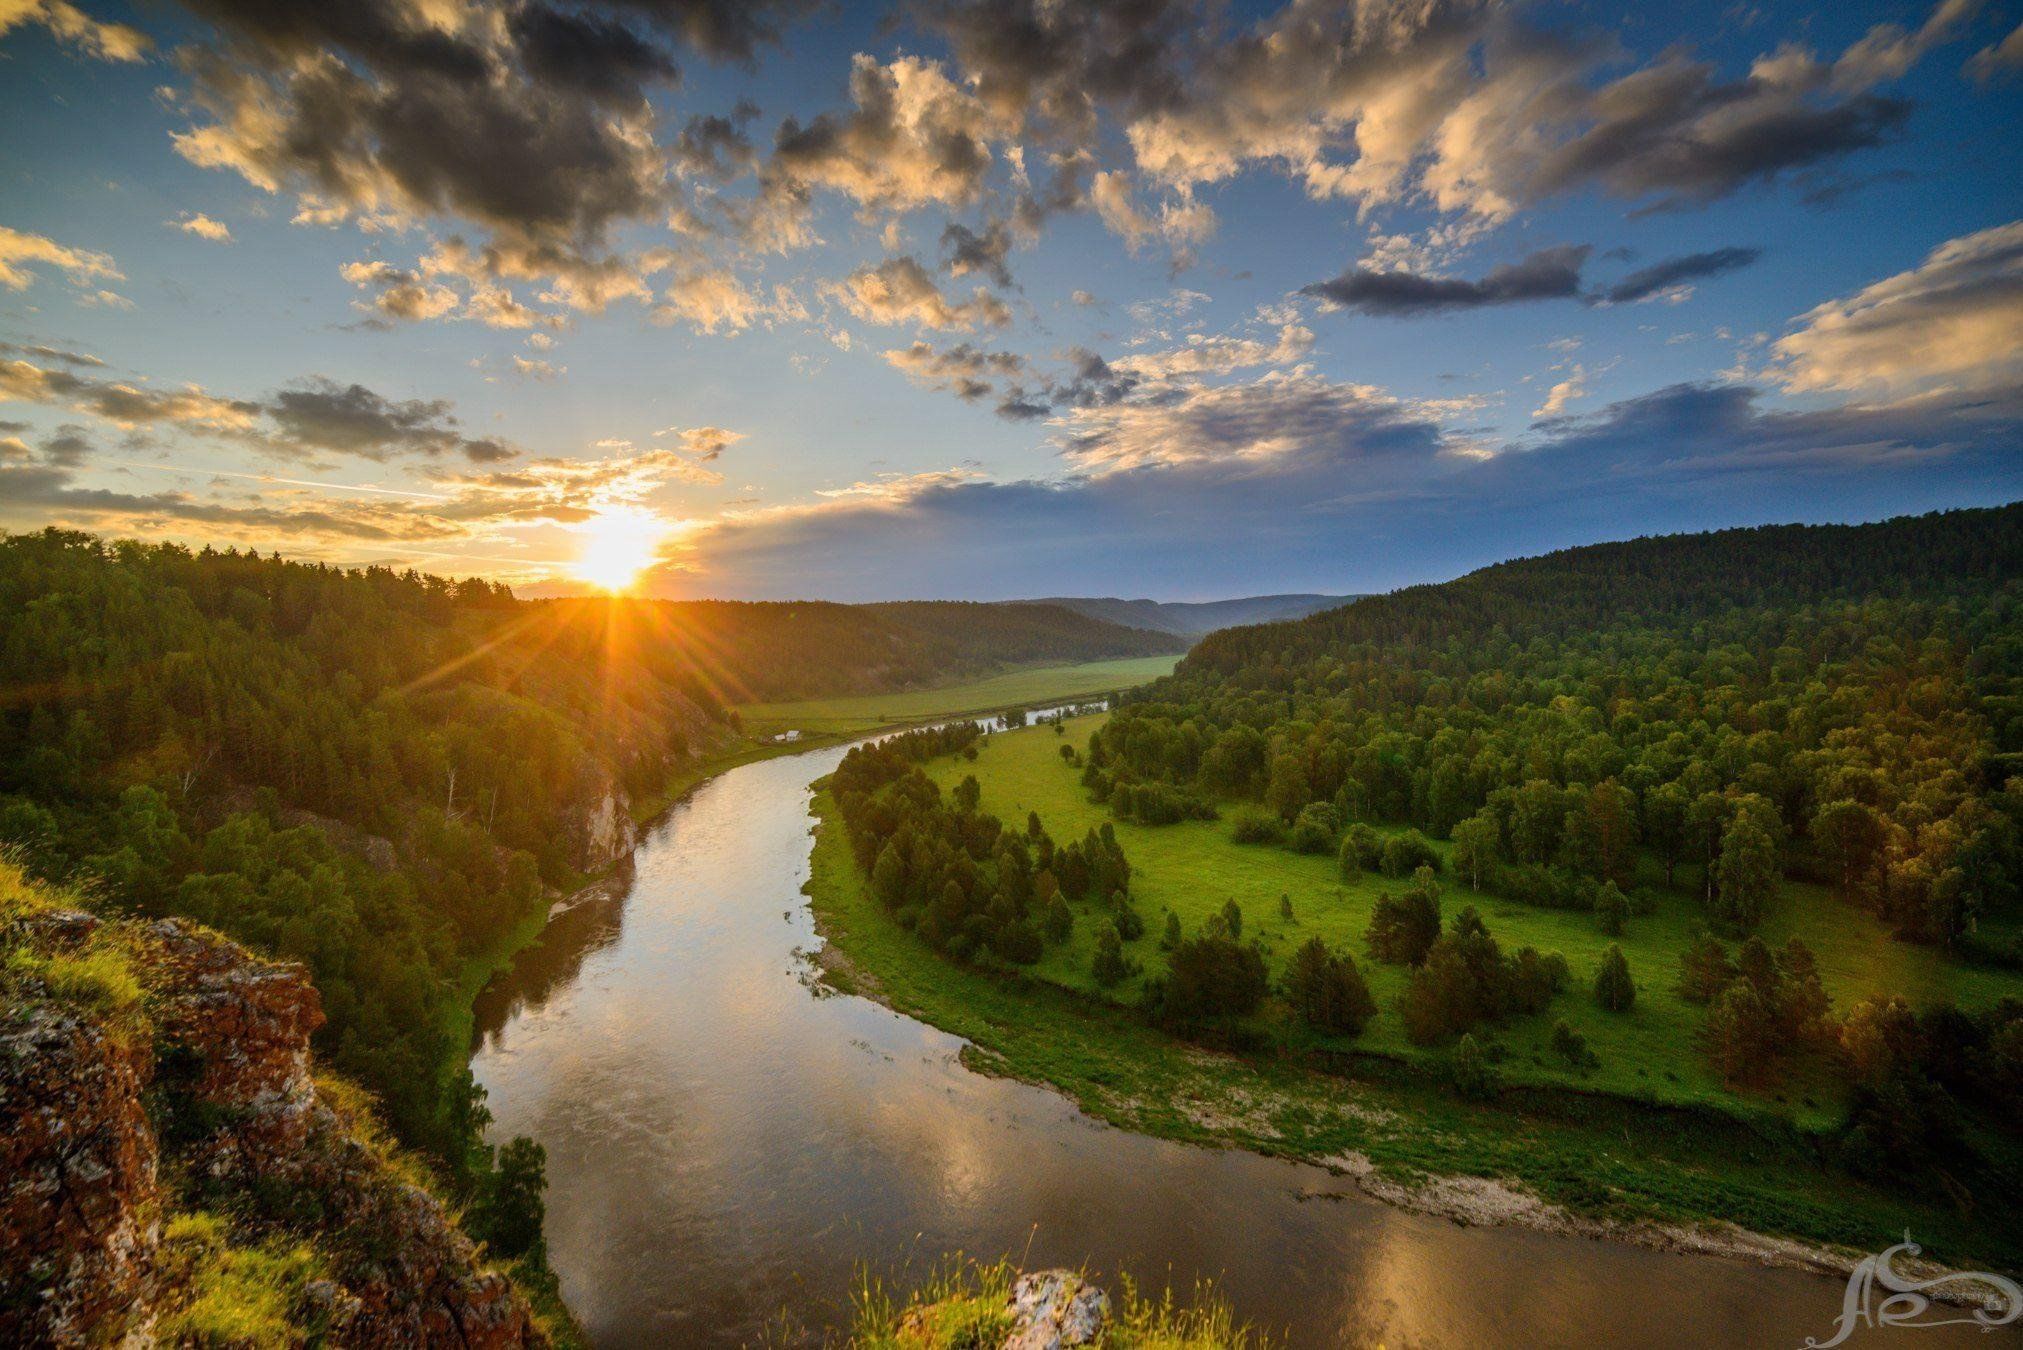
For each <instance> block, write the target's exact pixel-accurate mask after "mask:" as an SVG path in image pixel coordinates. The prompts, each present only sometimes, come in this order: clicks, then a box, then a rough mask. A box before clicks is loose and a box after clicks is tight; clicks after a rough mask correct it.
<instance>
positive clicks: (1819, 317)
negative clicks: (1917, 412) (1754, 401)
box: [1771, 221, 2023, 403]
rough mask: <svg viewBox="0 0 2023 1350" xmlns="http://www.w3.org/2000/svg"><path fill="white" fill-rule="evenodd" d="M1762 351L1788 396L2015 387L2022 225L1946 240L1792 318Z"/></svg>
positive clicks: (2021, 325)
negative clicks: (1915, 260) (1789, 327)
mask: <svg viewBox="0 0 2023 1350" xmlns="http://www.w3.org/2000/svg"><path fill="white" fill-rule="evenodd" d="M1797 323H1798V327H1797V328H1796V330H1795V331H1793V332H1791V333H1789V334H1787V335H1786V336H1784V337H1783V338H1780V339H1779V340H1778V341H1777V342H1776V343H1775V344H1773V346H1772V348H1771V356H1772V363H1773V366H1772V370H1773V374H1774V376H1775V377H1776V378H1777V379H1778V380H1779V381H1780V382H1781V383H1782V384H1783V385H1784V387H1785V388H1787V389H1789V390H1792V391H1794V392H1811V391H1818V390H1846V391H1857V392H1863V393H1876V392H1881V393H1885V394H1890V395H1897V396H1908V395H1921V394H1931V393H1934V392H1942V391H1949V390H1967V391H1980V392H1984V393H2000V394H2004V395H2006V396H2008V399H2009V401H2010V402H2011V403H2013V402H2014V401H2015V395H2016V393H2017V391H2018V389H2019V388H2023V221H2012V222H2010V223H2009V224H2007V225H1998V226H1995V227H1994V228H1992V229H1987V230H1982V231H1979V232H1978V233H1975V234H1970V235H1965V236H1963V237H1961V238H1958V239H1953V240H1949V241H1948V242H1946V243H1944V244H1941V245H1939V247H1937V248H1935V249H1933V250H1932V251H1931V253H1930V254H1929V255H1928V256H1927V257H1926V258H1925V260H1924V262H1922V263H1921V264H1919V265H1918V266H1917V267H1914V268H1912V269H1911V270H1909V271H1906V272H1899V273H1897V274H1896V275H1895V276H1892V277H1887V278H1885V279H1883V280H1881V281H1878V282H1876V283H1875V284H1874V285H1871V286H1868V287H1865V288H1864V289H1862V290H1860V291H1857V292H1856V293H1855V294H1854V295H1852V296H1848V297H1846V298H1844V299H1837V300H1829V301H1827V302H1826V303H1824V304H1822V305H1819V306H1817V307H1816V308H1814V309H1812V310H1810V311H1808V312H1807V313H1805V314H1804V315H1802V316H1800V317H1799V319H1798V320H1797Z"/></svg>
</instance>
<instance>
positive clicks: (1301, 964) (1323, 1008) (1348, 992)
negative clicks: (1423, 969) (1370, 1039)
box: [1285, 938, 1377, 1036]
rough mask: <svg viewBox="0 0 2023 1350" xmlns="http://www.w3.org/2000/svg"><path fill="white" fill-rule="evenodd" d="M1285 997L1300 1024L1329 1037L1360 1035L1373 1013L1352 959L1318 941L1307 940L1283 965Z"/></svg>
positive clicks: (1374, 1005) (1367, 991)
mask: <svg viewBox="0 0 2023 1350" xmlns="http://www.w3.org/2000/svg"><path fill="white" fill-rule="evenodd" d="M1285 997H1286V1001H1287V1002H1288V1003H1290V1004H1292V1007H1293V1011H1294V1012H1295V1013H1297V1014H1299V1018H1300V1020H1301V1021H1303V1022H1305V1023H1306V1024H1307V1025H1308V1026H1310V1027H1312V1028H1314V1029H1315V1030H1316V1031H1324V1032H1327V1033H1329V1034H1330V1035H1337V1036H1357V1035H1361V1034H1362V1030H1363V1027H1364V1026H1365V1025H1366V1024H1368V1022H1369V1020H1370V1019H1371V1018H1372V1017H1374V1016H1376V1013H1377V1002H1376V1000H1375V999H1373V998H1371V997H1370V988H1369V986H1368V985H1367V984H1365V983H1363V972H1362V971H1360V970H1358V969H1356V962H1355V959H1354V958H1353V957H1351V956H1349V955H1348V954H1347V953H1346V952H1344V953H1341V954H1339V955H1338V954H1336V953H1334V952H1331V951H1329V950H1328V944H1327V943H1325V942H1323V941H1321V940H1320V939H1319V938H1310V939H1308V940H1307V942H1306V943H1305V944H1304V945H1303V946H1301V947H1300V949H1299V950H1298V951H1296V952H1294V953H1293V958H1292V960H1291V962H1290V963H1288V964H1287V966H1286V972H1285Z"/></svg>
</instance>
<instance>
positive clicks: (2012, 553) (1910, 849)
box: [1091, 505, 2023, 960]
mask: <svg viewBox="0 0 2023 1350" xmlns="http://www.w3.org/2000/svg"><path fill="white" fill-rule="evenodd" d="M2019 752H2023V505H2012V506H2008V507H2002V508H1998V509H1990V510H1975V511H1957V512H1949V513H1945V514H1939V515H1929V516H1923V517H1918V518H1905V519H1899V520H1892V521H1887V522H1884V523H1881V524H1875V525H1861V526H1821V527H1798V526H1791V527H1777V528H1766V529H1751V530H1730V531H1724V532H1721V533H1718V534H1706V535H1692V536H1674V537H1666V538H1655V539H1641V540H1635V541H1632V542H1629V543H1621V544H1607V545H1600V546H1596V547H1591V548H1579V549H1569V550H1566V551H1564V552H1560V553H1554V554H1550V555H1547V556H1544V557H1539V558H1531V559H1526V560H1523V561H1519V562H1512V563H1507V564H1503V565H1499V566H1495V567H1489V568H1485V569H1483V570H1481V571H1479V572H1475V573H1472V574H1470V575H1468V576H1465V577H1462V578H1460V579H1459V580H1456V581H1453V582H1449V583H1446V584H1444V585H1437V586H1418V587H1413V588H1411V589H1408V590H1402V591H1398V592H1395V593H1393V594H1390V595H1385V596H1377V597H1372V598H1368V599H1364V600H1361V601H1358V602H1356V603H1354V604H1352V605H1349V606H1347V607H1345V608H1342V609H1338V610H1334V611H1331V612H1329V613H1325V614H1319V615H1315V616H1313V617H1311V618H1307V619H1303V620H1299V621H1297V622H1291V623H1280V624H1270V625H1264V626H1259V627H1254V628H1243V629H1235V630H1231V631H1228V632H1223V633H1218V634H1215V635H1213V636H1211V637H1208V638H1206V639H1204V640H1203V641H1202V642H1201V643H1200V644H1199V645H1198V646H1197V647H1195V649H1194V650H1193V651H1192V652H1191V653H1190V654H1189V655H1188V656H1187V658H1186V659H1185V660H1184V661H1183V662H1182V663H1181V664H1180V666H1179V668H1178V669H1177V670H1176V672H1175V673H1174V674H1173V675H1172V676H1170V677H1168V678H1167V679H1165V680H1162V681H1159V682H1156V683H1154V684H1153V685H1150V686H1148V687H1147V688H1145V689H1144V690H1142V691H1140V692H1139V693H1138V694H1136V695H1134V696H1133V698H1132V699H1131V701H1130V702H1129V703H1128V705H1127V706H1125V707H1124V708H1122V709H1120V710H1119V712H1118V713H1117V715H1116V716H1115V717H1114V718H1113V720H1112V722H1111V723H1110V725H1109V726H1108V727H1106V728H1105V729H1104V730H1103V731H1102V733H1101V734H1100V736H1099V745H1098V746H1097V747H1096V748H1095V749H1093V750H1092V754H1091V759H1092V762H1100V763H1101V764H1102V766H1103V768H1102V769H1101V770H1100V771H1099V776H1101V778H1102V781H1103V783H1104V784H1105V786H1108V785H1110V784H1115V783H1133V782H1137V783H1143V784H1153V783H1161V784H1167V785H1171V787H1172V788H1175V789H1178V790H1179V791H1180V792H1182V793H1183V794H1196V795H1199V796H1201V797H1205V798H1209V799H1213V798H1216V797H1223V798H1227V797H1236V798H1239V799H1241V798H1249V799H1251V800H1257V801H1262V802H1263V803H1264V804H1266V805H1267V806H1268V807H1269V808H1271V809H1272V810H1273V811H1274V812H1276V813H1277V814H1278V815H1279V816H1281V817H1282V818H1283V819H1284V820H1285V821H1287V822H1291V821H1294V820H1295V819H1296V818H1298V817H1300V815H1301V813H1302V812H1305V811H1307V810H1308V809H1309V808H1312V809H1313V811H1314V812H1315V813H1317V815H1316V819H1317V820H1320V818H1321V817H1322V816H1325V818H1326V822H1347V821H1352V820H1369V821H1375V822H1395V823H1401V824H1410V825H1415V826H1418V827H1420V828H1422V829H1425V830H1427V831H1429V832H1430V833H1432V834H1434V835H1435V836H1436V837H1440V838H1446V837H1448V836H1450V835H1451V836H1452V837H1453V838H1454V839H1455V840H1456V845H1457V848H1461V847H1463V846H1464V845H1465V851H1466V852H1468V853H1469V854H1470V855H1471V856H1472V857H1475V858H1478V859H1479V860H1481V863H1482V866H1483V867H1484V868H1485V869H1487V872H1486V873H1485V874H1487V873H1491V872H1493V873H1494V875H1496V876H1498V877H1500V878H1503V879H1504V880H1503V881H1502V882H1499V887H1500V888H1502V889H1505V890H1508V891H1510V892H1511V893H1513V894H1515V893H1517V892H1519V891H1521V892H1523V893H1524V894H1525V895H1527V896H1531V895H1537V896H1546V897H1548V898H1551V897H1562V898H1563V897H1565V896H1575V897H1579V896H1584V895H1585V894H1587V892H1588V891H1590V890H1592V888H1593V887H1594V886H1595V885H1597V884H1599V883H1601V882H1603V881H1607V880H1617V881H1620V882H1622V883H1623V884H1624V885H1628V884H1629V883H1630V882H1631V880H1632V879H1633V877H1634V876H1635V875H1637V868H1636V865H1635V861H1636V859H1637V857H1638V856H1639V851H1640V852H1641V853H1642V854H1643V855H1644V856H1645V857H1648V858H1649V859H1651V860H1652V861H1653V862H1654V863H1655V865H1657V866H1658V867H1659V868H1660V871H1661V874H1662V875H1664V876H1665V877H1666V878H1667V879H1669V878H1670V877H1671V876H1672V874H1673V873H1674V871H1675V869H1677V868H1678V867H1681V866H1684V867H1688V868H1690V869H1692V875H1693V876H1694V877H1695V879H1696V881H1697V882H1698V883H1699V884H1697V885H1696V886H1695V890H1696V892H1698V893H1699V894H1701V895H1702V896H1703V897H1704V901H1705V904H1706V906H1707V916H1708V920H1709V922H1710V923H1712V924H1713V925H1714V926H1715V927H1717V928H1719V929H1721V930H1723V931H1727V932H1730V933H1741V932H1746V931H1748V930H1749V929H1750V928H1751V927H1753V926H1754V923H1755V921H1756V919H1757V917H1758V916H1760V915H1761V914H1762V912H1763V910H1764V907H1765V905H1766V904H1768V903H1770V902H1771V901H1772V900H1773V899H1774V898H1775V896H1776V895H1777V894H1778V891H1779V888H1780V886H1781V885H1782V878H1783V877H1787V876H1790V877H1798V878H1807V879H1813V880H1817V881H1820V882H1823V883H1827V884H1830V885H1832V886H1833V887H1834V888H1835V889H1836V890H1837V891H1838V892H1840V894H1841V895H1842V896H1843V897H1844V898H1845V899H1847V900H1849V901H1852V902H1855V903H1859V904H1862V905H1864V906H1867V907H1869V908H1871V909H1873V910H1874V911H1875V912H1876V913H1878V914H1879V915H1880V916H1881V917H1882V918H1883V919H1884V920H1885V921H1886V922H1887V923H1889V924H1890V925H1891V926H1892V928H1894V930H1895V931H1896V932H1897V933H1898V934H1899V935H1900V936H1903V937H1906V938H1912V939H1916V940H1922V941H1929V942H1935V943H1941V944H1956V943H1962V942H1965V943H1968V944H1969V945H1973V946H1975V947H1977V948H1979V949H1981V950H1983V951H1984V952H1985V951H1987V950H1988V949H1989V947H1990V944H1991V943H1994V944H1995V945H1998V946H1999V947H2000V953H1999V955H2000V959H2003V960H2023V945H2019V944H2018V943H2017V941H2016V937H2015V934H2016V932H2017V929H2018V927H2019V924H2018V914H2017V907H2018V901H2017V896H2018V882H2019V880H2023V846H2019V835H2023V777H2019V776H2018V775H2019V773H2023V759H2019ZM1323 823H1325V822H1323ZM1632 845H1635V846H1636V848H1635V849H1633V848H1632ZM1991 934H1995V935H1999V936H1997V937H1993V938H1991V936H1990V935H1991Z"/></svg>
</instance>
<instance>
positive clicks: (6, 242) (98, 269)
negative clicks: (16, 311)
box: [0, 225, 125, 291]
mask: <svg viewBox="0 0 2023 1350" xmlns="http://www.w3.org/2000/svg"><path fill="white" fill-rule="evenodd" d="M38 263H39V264H43V265H46V266H49V267H54V268H56V269H57V270H58V271H60V272H62V273H63V274H64V277H65V278H66V279H67V280H68V281H69V282H70V283H71V284H72V285H74V286H81V287H88V286H89V285H90V284H91V283H93V282H96V281H122V280H124V279H125V277H124V274H122V273H121V272H120V270H119V267H118V265H117V264H115V263H114V262H113V260H112V259H111V258H110V257H109V256H108V255H106V254H103V253H93V252H91V251H90V250H89V249H81V248H71V247H69V246H68V245H65V244H59V243H57V242H56V241H55V240H54V239H50V238H48V237H46V236H44V235H39V234H25V233H23V232H22V231H20V230H10V229H8V228H7V227H6V226H5V225H0V286H5V287H7V288H8V289H9V290H14V291H24V290H27V289H28V287H29V285H30V284H31V283H32V282H33V281H34V280H35V274H34V273H33V272H31V271H29V270H28V269H29V267H30V266H33V265H35V264H38Z"/></svg>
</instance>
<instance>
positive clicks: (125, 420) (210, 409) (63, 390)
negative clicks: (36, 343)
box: [0, 360, 260, 432]
mask: <svg viewBox="0 0 2023 1350" xmlns="http://www.w3.org/2000/svg"><path fill="white" fill-rule="evenodd" d="M0 399H6V400H13V401H16V402H21V403H41V404H49V405H53V406H57V407H67V408H72V409H75V410H77V411H79V412H87V413H91V414H93V415H94V416H97V417H102V418H104V419H105V420H106V421H108V422H111V423H113V424H114V425H116V426H121V427H128V428H131V427H141V426H150V425H154V424H157V423H170V424H177V425H182V426H187V427H194V428H198V429H202V430H207V431H219V432H235V431H246V430H250V429H251V428H252V427H253V426H254V425H255V424H256V422H257V420H258V418H259V414H260V407H259V405H258V404H255V403H249V402H244V401H242V400H237V399H222V398H216V397H214V396H212V395H210V394H207V393H205V392H204V391H203V390H201V389H198V388H195V387H191V388H187V389H170V390H164V389H150V388H146V387H144V386H139V385H133V384H128V383H126V382H124V381H118V380H105V379H100V378H98V377H96V376H89V375H78V374H75V373H73V372H70V371H64V370H51V369H47V368H45V367H41V366H37V365H35V364H34V363H32V362H29V361H20V360H0Z"/></svg>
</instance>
